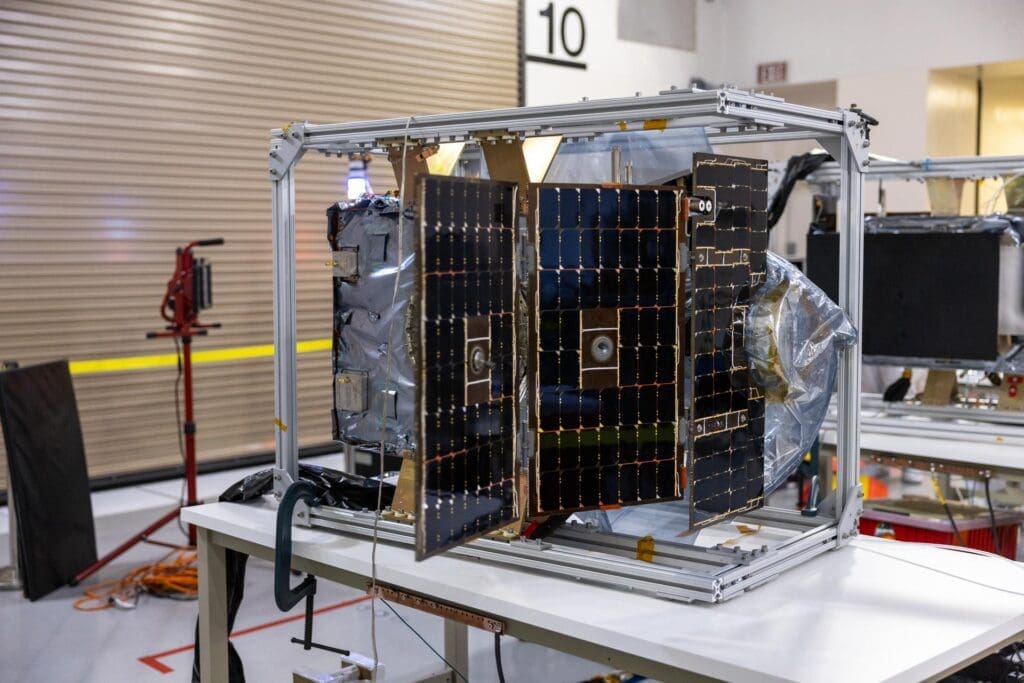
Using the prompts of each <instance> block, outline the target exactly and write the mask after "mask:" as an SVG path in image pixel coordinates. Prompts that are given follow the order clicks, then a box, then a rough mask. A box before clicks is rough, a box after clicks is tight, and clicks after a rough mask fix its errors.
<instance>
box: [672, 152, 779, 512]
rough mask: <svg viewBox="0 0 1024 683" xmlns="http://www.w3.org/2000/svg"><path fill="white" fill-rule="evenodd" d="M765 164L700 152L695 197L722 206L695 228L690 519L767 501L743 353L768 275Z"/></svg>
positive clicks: (760, 419)
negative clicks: (752, 310)
mask: <svg viewBox="0 0 1024 683" xmlns="http://www.w3.org/2000/svg"><path fill="white" fill-rule="evenodd" d="M767 188H768V166H767V163H766V162H764V161H759V160H751V159H741V158H736V157H726V156H718V155H712V154H695V155H694V172H693V194H694V195H695V196H696V197H707V198H711V199H713V200H714V204H715V206H716V208H717V211H716V212H715V213H714V214H713V215H710V216H707V217H694V218H693V219H692V220H693V227H692V229H691V231H690V238H689V246H690V266H691V277H692V280H691V287H692V296H693V310H692V318H691V323H690V335H691V336H690V351H689V354H688V356H689V358H688V361H687V366H688V375H689V376H688V378H687V379H688V383H689V384H690V386H691V389H692V390H691V403H690V422H689V424H690V427H689V431H690V434H689V437H690V443H691V449H690V467H689V468H688V474H689V476H688V488H689V491H688V494H689V499H690V520H691V526H692V527H694V528H696V527H700V526H706V525H709V524H713V523H714V522H716V521H719V520H721V519H723V518H725V517H728V516H731V515H733V514H736V513H738V512H742V511H744V510H749V509H752V508H755V507H759V506H760V505H761V504H762V503H763V498H764V395H763V393H762V392H761V389H760V387H759V386H758V385H757V384H756V383H754V381H753V378H752V377H751V375H750V369H749V367H748V363H747V356H746V353H745V352H744V345H743V343H744V332H745V329H744V328H745V323H746V315H747V309H748V306H749V303H750V297H751V293H752V291H754V290H755V289H756V288H757V287H758V286H760V285H761V284H762V283H763V282H764V280H765V268H766V264H765V260H766V249H767V246H768V230H767V204H768V192H767Z"/></svg>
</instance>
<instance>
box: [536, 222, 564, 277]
mask: <svg viewBox="0 0 1024 683" xmlns="http://www.w3.org/2000/svg"><path fill="white" fill-rule="evenodd" d="M559 246H560V245H559V242H558V230H552V229H548V230H541V231H540V267H541V268H557V267H558V262H559Z"/></svg>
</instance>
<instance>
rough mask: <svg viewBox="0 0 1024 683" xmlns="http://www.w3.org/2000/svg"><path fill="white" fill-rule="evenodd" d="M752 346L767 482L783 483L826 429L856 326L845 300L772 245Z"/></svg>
mask: <svg viewBox="0 0 1024 683" xmlns="http://www.w3.org/2000/svg"><path fill="white" fill-rule="evenodd" d="M747 316H748V317H747V333H746V351H747V355H748V356H749V359H750V366H751V369H752V371H753V373H754V377H755V379H756V380H757V381H758V382H760V383H761V384H762V386H763V387H764V391H765V395H766V397H767V402H766V406H765V444H764V488H765V494H767V493H769V492H771V491H773V490H774V489H776V488H778V486H779V485H780V484H781V483H782V482H784V481H785V480H786V478H787V477H788V476H789V475H790V474H791V473H792V472H793V471H794V470H795V469H796V467H797V466H798V465H799V464H800V461H801V459H802V458H803V456H804V453H806V452H807V451H808V449H810V447H811V445H812V444H813V443H814V440H815V439H816V438H817V437H818V432H819V431H820V430H821V423H822V421H823V420H824V419H825V414H826V412H827V411H828V404H829V399H830V398H831V396H832V391H833V389H834V387H835V382H836V375H837V374H838V370H839V351H840V349H842V348H843V347H846V346H849V345H851V344H853V343H855V342H856V340H857V331H856V330H855V329H854V327H853V325H852V324H851V323H850V320H849V318H847V317H846V314H845V313H844V312H843V310H842V309H841V308H839V306H837V305H836V304H835V303H833V302H832V300H831V299H829V298H828V296H827V295H826V294H825V293H824V292H823V291H822V290H821V289H819V288H818V287H817V285H815V284H814V283H813V282H811V281H810V280H809V279H807V277H806V276H805V275H804V274H803V273H802V272H800V270H799V269H798V268H797V267H796V266H794V265H793V264H792V263H790V262H789V261H786V260H785V259H783V258H782V257H780V256H777V255H776V254H773V253H772V252H768V277H767V280H766V282H765V284H764V285H763V286H762V287H761V288H760V289H759V290H758V291H757V293H756V294H755V295H754V299H753V301H752V303H751V306H750V310H749V312H748V314H747Z"/></svg>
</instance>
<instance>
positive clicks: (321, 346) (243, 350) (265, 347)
mask: <svg viewBox="0 0 1024 683" xmlns="http://www.w3.org/2000/svg"><path fill="white" fill-rule="evenodd" d="M330 348H331V339H330V338H329V337H328V338H325V339H310V340H308V341H301V342H299V343H297V344H296V345H295V350H296V352H298V353H310V352H312V351H328V350H330ZM273 355H274V345H273V344H256V345H253V346H235V347H231V348H227V349H206V350H199V351H193V352H192V362H193V363H194V364H196V365H202V364H204V363H227V362H230V361H237V360H248V359H250V358H266V357H268V356H273ZM69 365H70V366H71V374H72V375H95V374H98V373H101V372H126V371H128V370H153V369H156V368H173V367H177V365H178V358H177V356H176V355H175V354H173V353H154V354H150V355H148V356H122V357H121V358H97V359H95V360H73V361H71V362H70V363H69Z"/></svg>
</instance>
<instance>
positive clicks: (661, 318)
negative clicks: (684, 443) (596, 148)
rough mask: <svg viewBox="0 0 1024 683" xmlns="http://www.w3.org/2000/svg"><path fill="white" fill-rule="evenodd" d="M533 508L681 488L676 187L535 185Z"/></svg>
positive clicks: (581, 506)
mask: <svg viewBox="0 0 1024 683" xmlns="http://www.w3.org/2000/svg"><path fill="white" fill-rule="evenodd" d="M534 193H535V194H534V198H533V199H534V202H533V207H534V211H535V220H534V230H535V232H534V235H533V239H534V241H535V244H536V245H537V251H538V255H539V258H538V264H537V278H536V287H535V291H534V305H535V313H534V319H533V326H534V339H535V343H536V346H535V349H534V351H533V353H534V355H533V357H532V360H533V366H534V367H533V369H532V371H533V372H534V373H535V377H536V391H535V398H534V412H535V415H534V418H533V419H534V423H535V424H534V425H533V426H534V427H535V428H536V432H537V449H536V454H535V457H534V460H533V466H532V468H531V479H532V484H533V486H532V487H531V488H532V492H533V494H534V495H531V497H530V501H531V512H532V514H535V515H540V514H549V513H565V512H572V511H577V510H586V509H592V508H597V507H602V506H616V505H627V504H631V503H641V502H653V501H658V500H668V499H672V498H676V497H678V495H679V483H678V482H679V476H678V464H679V462H680V460H681V456H682V454H681V447H680V445H679V441H680V439H679V434H678V419H679V416H680V405H681V389H680V387H681V382H680V381H679V377H680V375H681V373H680V358H679V353H680V329H681V327H682V321H683V318H682V314H683V310H682V306H681V301H680V299H681V296H680V292H681V285H680V277H679V273H680V263H679V252H680V249H679V247H680V235H681V234H682V232H681V231H680V229H679V227H680V226H679V225H678V216H679V206H680V193H679V190H678V188H650V187H636V186H623V187H598V186H569V185H565V186H554V185H541V186H538V187H536V188H535V189H534Z"/></svg>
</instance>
